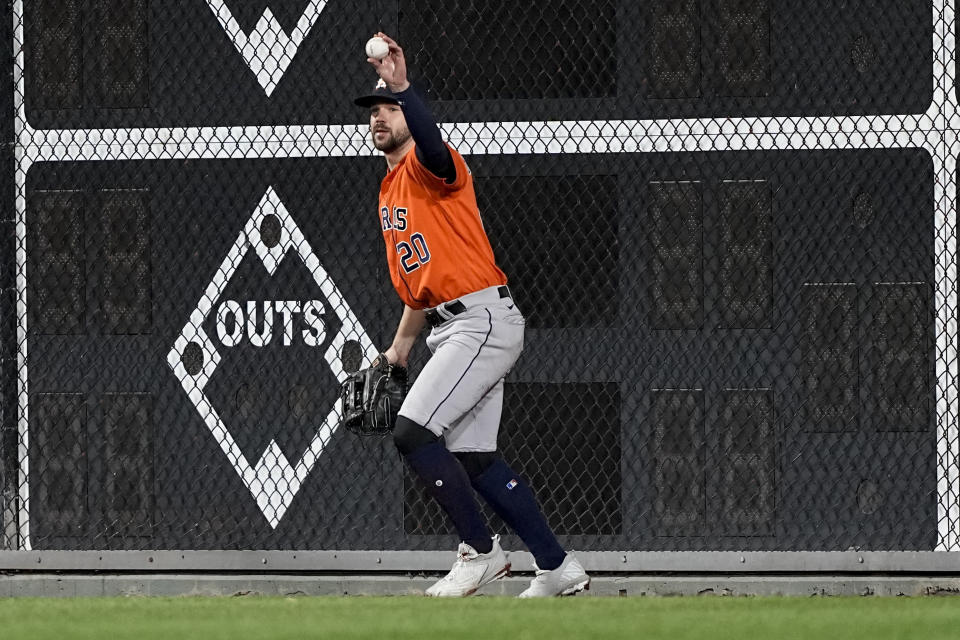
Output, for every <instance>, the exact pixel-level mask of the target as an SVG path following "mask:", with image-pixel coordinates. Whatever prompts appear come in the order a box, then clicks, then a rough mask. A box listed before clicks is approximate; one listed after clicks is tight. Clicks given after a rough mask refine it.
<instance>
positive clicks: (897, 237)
mask: <svg viewBox="0 0 960 640" xmlns="http://www.w3.org/2000/svg"><path fill="white" fill-rule="evenodd" d="M6 11H12V15H11V14H9V13H7V14H6V16H7V19H6V20H4V24H5V25H6V26H4V27H3V28H2V29H0V46H2V47H4V48H5V50H7V51H12V52H13V53H14V56H13V68H12V70H11V71H12V74H8V75H12V78H13V82H12V84H11V83H10V82H9V80H8V82H7V84H6V85H5V86H4V87H3V88H2V89H0V92H2V93H0V95H2V96H3V98H4V100H5V103H6V104H10V105H12V106H13V109H12V113H13V114H14V118H13V119H12V120H11V119H10V118H9V117H8V118H4V119H3V122H2V123H0V133H2V134H3V136H4V140H5V141H8V144H7V145H5V146H4V149H5V151H4V154H3V156H2V165H3V172H2V174H3V175H5V176H7V178H6V179H5V180H3V181H2V184H3V185H4V191H3V198H4V201H5V202H7V203H8V204H9V205H10V206H8V207H4V208H3V213H2V218H3V220H2V234H0V237H2V240H0V243H2V245H0V246H2V251H0V255H2V272H0V274H2V279H0V293H2V297H0V364H2V366H0V376H2V377H0V385H2V387H0V388H2V400H0V412H2V414H0V416H2V423H0V428H2V440H0V454H2V456H0V474H2V477H0V480H2V487H0V489H2V494H0V495H2V501H0V513H2V525H3V526H2V528H0V548H13V549H15V548H23V549H26V548H33V549H104V550H107V549H344V550H348V549H376V550H418V549H445V550H446V549H450V548H452V547H453V546H455V545H456V542H457V539H456V537H455V535H454V533H453V529H452V527H451V525H450V523H449V521H448V520H447V519H446V518H445V516H444V515H443V514H442V513H441V511H440V509H439V507H438V506H437V505H436V504H435V503H434V502H432V501H431V500H430V499H429V498H428V497H427V494H426V493H425V492H424V490H423V488H422V487H421V486H420V485H419V484H418V481H417V480H415V478H414V477H413V475H411V474H410V472H408V471H407V470H406V469H405V468H404V465H403V462H402V460H401V459H400V457H399V456H398V455H397V453H396V450H395V449H394V447H393V444H392V443H391V441H390V439H389V438H388V439H384V440H379V439H364V440H361V439H358V438H356V437H354V436H352V435H351V434H349V433H347V432H346V431H345V430H338V429H337V423H338V415H339V414H338V411H339V407H338V383H339V381H340V380H342V379H343V378H344V376H345V375H346V372H350V371H354V370H356V369H357V368H358V367H362V366H365V365H366V364H367V363H368V362H369V361H370V360H371V358H372V357H373V356H375V355H376V353H377V352H378V351H379V350H381V349H384V348H386V347H387V346H388V345H389V343H390V341H391V339H392V337H393V334H394V331H395V330H396V326H397V322H398V320H399V318H400V313H401V310H402V306H401V303H400V302H399V301H398V299H397V297H396V295H395V294H394V292H393V291H392V289H391V287H390V284H389V278H388V274H387V269H386V260H385V257H384V246H383V240H382V236H381V234H380V229H379V226H378V224H377V219H378V218H377V216H378V214H377V210H376V207H377V191H378V188H379V184H380V180H381V179H382V177H383V175H384V174H385V171H386V167H385V163H384V160H383V159H382V157H380V154H379V153H377V152H375V150H374V149H373V147H372V145H371V144H370V142H369V139H368V131H367V128H368V127H367V124H366V122H367V114H366V113H365V112H363V111H362V110H358V109H357V108H356V107H355V106H354V105H353V104H352V99H353V97H354V96H356V95H360V94H361V93H363V92H366V91H368V90H369V89H371V88H372V87H373V85H374V83H375V81H376V76H375V74H374V72H373V71H372V70H371V69H370V68H369V66H368V64H367V63H366V61H365V60H364V56H363V54H362V46H363V43H364V42H365V40H366V39H367V38H368V37H369V36H370V35H371V34H372V33H373V32H375V31H378V30H383V31H385V32H387V33H389V34H391V35H394V36H395V37H396V39H397V40H398V41H399V42H400V44H401V45H402V46H403V47H404V49H405V51H406V56H407V59H408V63H409V65H410V70H411V76H412V77H413V78H414V82H415V85H416V86H417V88H418V90H420V91H421V92H422V93H423V94H424V95H426V96H427V97H428V98H429V99H430V101H431V104H432V108H433V111H434V114H435V115H436V116H437V119H438V120H439V121H440V122H441V123H442V125H441V126H442V129H443V131H444V134H445V137H446V138H447V139H449V140H450V142H451V143H452V144H453V145H454V146H455V147H457V148H458V149H459V150H460V151H461V152H462V153H463V154H464V156H465V157H466V159H467V162H468V163H469V165H470V168H471V171H472V174H473V176H474V178H475V184H476V190H477V194H478V203H479V206H480V210H481V212H482V215H483V221H484V225H485V228H486V230H487V232H488V234H489V236H490V239H491V242H492V244H493V247H494V251H495V253H496V256H497V260H498V263H499V264H500V266H501V267H502V268H503V269H504V271H505V272H506V273H507V274H508V276H509V280H510V282H509V283H510V287H511V289H512V291H513V294H514V298H515V300H516V302H517V304H518V306H519V307H520V309H521V310H522V311H523V312H524V314H525V316H526V318H527V333H526V343H525V349H524V353H523V355H522V356H521V359H520V361H519V362H518V363H517V365H516V366H515V367H514V369H513V370H512V371H511V373H510V374H509V375H508V377H507V379H506V387H505V398H504V410H503V420H502V424H501V431H500V445H501V450H502V452H503V454H504V456H505V457H506V459H507V460H508V462H510V463H511V464H512V465H514V466H515V467H516V468H518V469H519V470H520V471H521V472H522V474H523V475H524V476H525V477H526V478H527V479H528V480H529V481H530V483H531V485H532V486H533V488H534V490H535V492H536V494H537V496H538V499H539V500H540V502H541V504H542V505H543V508H544V511H545V513H546V515H547V518H548V520H549V522H550V524H551V526H552V527H553V528H554V530H555V531H556V532H557V534H558V535H559V537H560V540H561V542H562V543H563V544H564V545H565V546H567V547H571V548H575V549H580V550H594V551H615V550H667V551H680V550H845V549H849V548H858V549H861V548H862V549H874V550H932V549H940V550H960V539H958V537H957V532H958V530H960V512H958V498H960V496H958V486H960V479H958V467H957V464H958V457H957V450H958V446H960V443H958V436H957V379H956V368H957V362H956V339H957V316H956V314H957V300H956V285H957V283H956V265H955V259H956V226H955V220H956V207H955V205H956V203H955V197H956V172H955V170H956V157H957V153H958V151H960V143H958V136H957V131H958V128H960V117H958V114H957V108H956V105H957V94H956V88H955V84H954V78H955V75H954V53H955V52H954V24H953V16H954V13H953V12H954V9H953V5H952V3H949V4H948V3H943V2H933V4H931V2H930V1H929V0H927V1H922V0H882V1H878V0H872V1H869V2H868V1H867V0H852V1H850V2H844V3H836V2H832V1H829V0H801V1H799V2H791V3H787V2H780V1H779V0H655V1H651V2H643V3H637V2H629V1H627V0H545V1H543V2H537V3H518V2H509V1H506V0H495V1H485V2H479V1H475V0H457V1H449V0H446V1H442V2H441V1H440V0H418V1H417V2H408V1H405V0H400V1H399V2H398V1H396V0H392V1H388V0H363V1H359V2H349V3H348V2H341V1H340V0H330V1H328V2H324V1H320V0H300V1H299V2H297V1H290V2H286V1H285V2H280V1H279V0H274V1H270V0H261V1H256V0H249V1H246V0H197V1H195V2H190V3H173V2H159V1H153V2H148V1H147V0H124V1H120V0H34V1H32V2H22V0H18V1H15V2H13V3H12V8H11V9H8V10H6ZM11 28H12V30H11ZM8 64H9V63H8ZM9 112H10V110H9V109H8V113H9ZM427 357H428V353H427V350H426V347H425V346H424V345H423V344H422V341H421V343H420V344H419V345H418V346H417V347H416V348H415V350H414V352H413V354H412V356H411V370H412V373H413V375H414V376H415V375H416V372H417V371H418V370H419V369H420V368H421V367H422V365H423V363H424V362H425V361H426V358H427ZM487 515H488V517H489V518H490V522H491V526H492V528H493V529H494V530H496V531H498V532H500V533H503V534H505V540H504V542H505V545H504V546H505V547H506V548H515V549H522V548H523V545H522V543H521V541H520V540H519V539H517V538H516V537H514V536H511V535H506V534H508V533H510V532H509V531H508V529H507V527H506V526H505V525H504V524H503V523H502V522H500V521H499V520H498V519H497V517H496V516H495V515H493V513H492V512H489V513H488V514H487Z"/></svg>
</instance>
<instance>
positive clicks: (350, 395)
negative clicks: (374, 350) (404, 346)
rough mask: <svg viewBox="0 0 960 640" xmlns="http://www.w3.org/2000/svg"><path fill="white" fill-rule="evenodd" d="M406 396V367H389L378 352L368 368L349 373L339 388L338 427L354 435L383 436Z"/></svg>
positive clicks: (382, 355) (383, 356) (389, 427)
mask: <svg viewBox="0 0 960 640" xmlns="http://www.w3.org/2000/svg"><path fill="white" fill-rule="evenodd" d="M406 397H407V370H406V368H404V367H401V366H398V365H392V364H389V363H388V362H387V356H385V355H384V354H382V353H381V354H380V356H379V357H378V358H377V359H376V360H374V361H373V364H372V365H371V366H370V367H368V368H366V369H360V370H359V371H357V372H356V373H351V374H350V375H349V376H348V377H347V379H346V380H344V381H343V384H341V385H340V398H341V399H342V400H343V420H342V421H341V422H340V424H341V426H344V427H346V428H347V430H348V431H351V432H353V433H355V434H357V435H358V436H384V435H386V434H388V433H390V432H391V431H393V426H394V424H396V422H397V413H398V412H399V411H400V405H402V404H403V399H404V398H406Z"/></svg>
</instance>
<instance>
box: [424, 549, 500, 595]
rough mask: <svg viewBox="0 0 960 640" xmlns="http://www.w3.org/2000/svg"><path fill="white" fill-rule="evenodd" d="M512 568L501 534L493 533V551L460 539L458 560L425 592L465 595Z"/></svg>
mask: <svg viewBox="0 0 960 640" xmlns="http://www.w3.org/2000/svg"><path fill="white" fill-rule="evenodd" d="M509 572H510V561H509V560H507V554H505V553H504V552H503V549H502V548H501V547H500V536H493V549H491V550H490V553H477V550H476V549H474V548H473V547H471V546H470V545H468V544H467V543H465V542H461V543H460V546H459V547H458V548H457V561H456V562H455V563H453V568H452V569H450V573H448V574H447V575H445V576H444V577H442V578H440V580H439V581H438V582H437V583H436V584H435V585H433V586H432V587H430V588H429V589H427V591H426V594H427V595H428V596H434V597H437V598H462V597H463V596H469V595H470V594H472V593H474V592H475V591H476V590H477V589H479V588H480V587H482V586H483V585H485V584H487V583H489V582H493V581H494V580H496V579H497V578H502V577H503V576H505V575H507V574H508V573H509Z"/></svg>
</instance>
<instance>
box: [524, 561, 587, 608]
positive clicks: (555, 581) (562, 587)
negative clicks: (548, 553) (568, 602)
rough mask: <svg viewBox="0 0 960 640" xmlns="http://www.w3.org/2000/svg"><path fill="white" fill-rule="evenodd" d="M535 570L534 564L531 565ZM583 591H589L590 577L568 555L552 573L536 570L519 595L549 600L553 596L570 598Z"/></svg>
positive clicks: (577, 562) (578, 563) (581, 566)
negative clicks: (534, 575)
mask: <svg viewBox="0 0 960 640" xmlns="http://www.w3.org/2000/svg"><path fill="white" fill-rule="evenodd" d="M533 568H534V569H537V565H536V563H534V565H533ZM584 589H588V590H589V589H590V576H588V575H587V572H586V571H585V570H584V569H583V565H582V564H580V562H579V561H578V560H577V559H576V558H574V557H573V554H570V553H568V554H567V556H566V557H565V558H564V559H563V563H562V564H561V565H560V566H559V567H557V568H556V569H554V570H552V571H548V570H546V569H537V575H536V577H535V578H534V579H533V580H532V581H531V582H530V586H529V587H527V589H526V590H525V591H524V592H523V593H521V594H520V595H519V596H518V597H520V598H551V597H553V596H572V595H574V594H575V593H579V592H581V591H583V590H584Z"/></svg>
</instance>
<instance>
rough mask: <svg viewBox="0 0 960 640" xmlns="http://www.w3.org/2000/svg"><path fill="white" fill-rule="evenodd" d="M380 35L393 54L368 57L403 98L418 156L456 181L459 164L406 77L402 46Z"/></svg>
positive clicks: (439, 174) (440, 175) (429, 167)
mask: <svg viewBox="0 0 960 640" xmlns="http://www.w3.org/2000/svg"><path fill="white" fill-rule="evenodd" d="M377 35H378V36H380V37H381V38H383V40H384V42H386V43H387V46H389V47H390V53H389V54H388V55H387V57H386V58H384V59H383V60H382V61H381V60H376V59H375V58H368V60H369V62H370V64H372V65H373V67H374V68H375V69H376V70H377V73H378V74H379V75H380V77H381V78H383V81H384V82H386V83H387V86H388V87H390V91H392V92H393V95H395V96H396V97H397V99H398V100H399V101H400V108H401V109H403V116H404V118H405V119H406V121H407V128H408V129H410V135H411V136H413V141H414V142H415V143H416V154H417V159H419V160H420V162H421V163H422V164H423V166H424V167H426V168H427V170H428V171H429V172H430V173H432V174H433V175H435V176H437V177H438V178H443V179H444V180H446V181H447V182H448V183H450V184H452V183H454V182H456V180H457V167H456V165H455V164H454V162H453V156H452V155H450V149H449V148H448V147H447V145H446V143H445V142H444V141H443V135H442V134H441V133H440V127H439V126H437V122H436V120H435V119H434V117H433V114H432V113H430V108H429V107H428V106H427V104H426V103H425V102H424V101H423V99H422V98H421V97H420V96H419V95H418V94H417V92H416V91H415V90H414V89H413V87H412V86H410V82H409V81H408V80H407V61H406V59H405V58H404V56H403V49H401V48H400V45H398V44H397V43H396V42H395V41H394V40H393V39H392V38H391V37H390V36H388V35H386V34H385V33H382V32H381V33H378V34H377Z"/></svg>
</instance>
